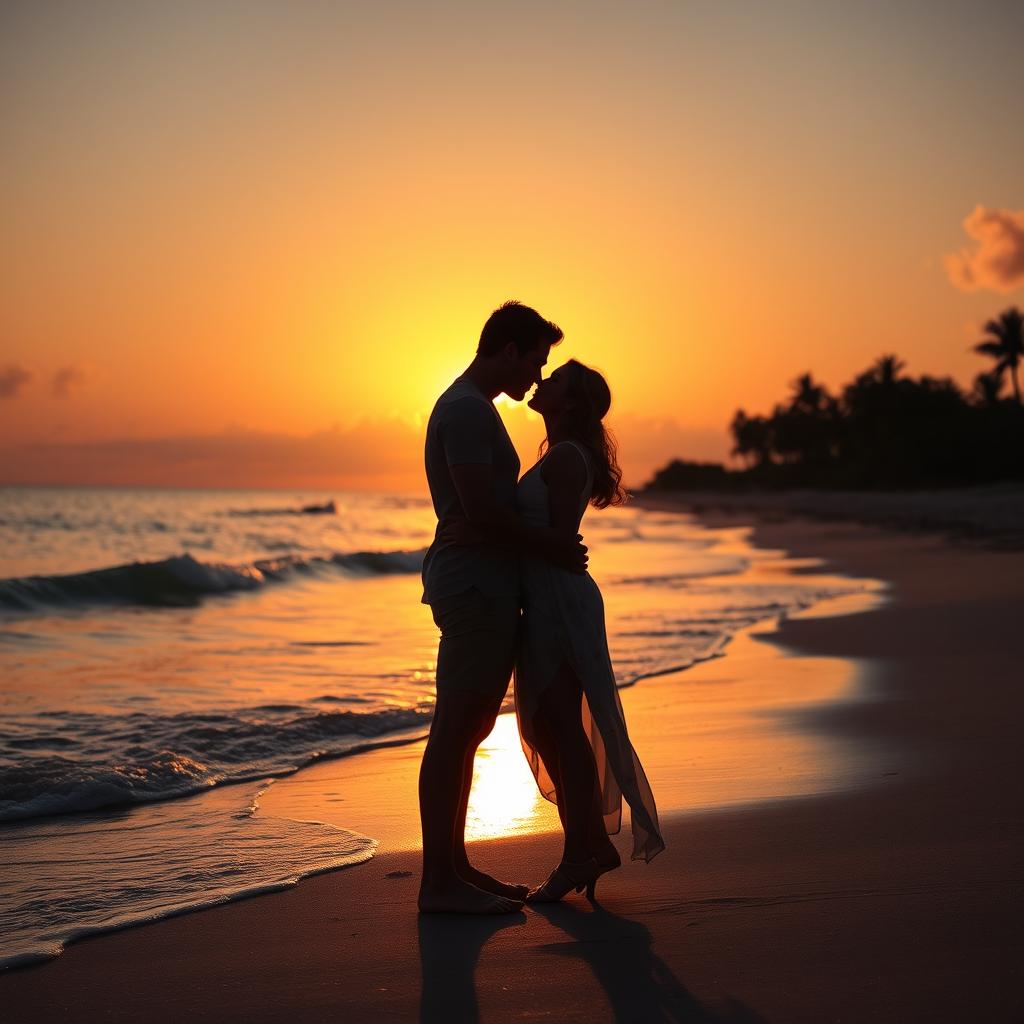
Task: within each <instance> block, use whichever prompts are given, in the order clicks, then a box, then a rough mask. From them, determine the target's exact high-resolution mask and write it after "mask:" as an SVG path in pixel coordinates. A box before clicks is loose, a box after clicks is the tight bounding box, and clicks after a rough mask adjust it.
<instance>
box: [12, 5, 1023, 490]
mask: <svg viewBox="0 0 1024 1024" xmlns="http://www.w3.org/2000/svg"><path fill="white" fill-rule="evenodd" d="M366 6H368V5H351V6H348V5H344V4H321V3H315V2H296V3H289V4H287V5H282V4H277V3H269V2H267V3H263V2H250V3H245V4H242V3H214V4H209V3H198V2H196V3H184V4H174V5H169V4H155V3H138V2H132V3H127V2H126V3H95V4H92V3H91V4H88V5H85V4H75V3H54V4H47V5H38V4H32V3H26V4H19V3H10V4H5V5H4V7H3V10H2V12H0V39H2V42H0V47H2V62H0V66H2V70H0V126H2V132H3V151H4V154H5V156H4V160H3V161H2V162H0V197H2V203H3V222H4V225H5V229H4V231H3V233H2V241H0V482H2V481H8V482H11V481H14V482H18V481H21V482H34V481H48V482H60V481H63V482H122V483H168V484H179V485H180V484H185V483H195V484H198V485H210V484H214V483H218V482H221V483H228V484H232V485H240V486H241V485H249V484H251V485H280V486H306V487H309V486H324V487H388V488H399V489H403V490H420V489H422V486H423V485H422V480H421V476H422V474H421V469H420V458H421V452H420V432H421V425H422V420H423V417H424V416H425V415H426V413H428V412H429V409H430V406H431V404H432V402H433V399H434V398H435V397H436V395H437V393H438V392H439V391H440V390H441V389H443V387H444V386H445V385H446V384H447V383H448V382H449V381H450V379H451V378H452V377H453V376H455V375H456V374H457V373H458V372H459V371H461V370H462V369H463V368H464V366H465V365H466V364H467V363H468V361H469V359H470V358H471V356H472V350H473V347H474V345H475V341H476V338H477V336H478V334H479V330H480V326H481V325H482V323H483V320H484V319H485V318H486V316H487V314H488V313H489V312H490V310H491V309H492V308H494V307H495V306H496V305H498V304H499V303H500V302H502V301H504V300H506V299H508V298H518V299H521V300H522V301H525V302H528V303H530V304H531V305H535V306H536V307H537V308H538V309H540V311H541V312H542V313H543V314H544V315H545V316H548V317H551V318H552V319H554V320H555V321H557V322H558V323H559V324H560V325H561V326H562V328H563V329H564V331H565V334H566V341H565V342H564V343H563V345H562V346H560V348H559V349H556V350H555V352H554V353H553V358H552V364H553V365H555V364H557V363H558V362H559V361H561V360H562V359H567V358H570V357H574V358H578V359H580V360H582V361H584V362H588V363H591V364H593V365H596V366H598V367H599V368H601V369H603V370H604V371H605V372H606V374H607V376H608V378H609V381H610V383H611V385H612V390H613V394H614V396H615V404H614V407H613V414H612V418H611V423H612V425H613V426H614V427H616V428H617V430H618V433H619V435H620V438H621V441H622V448H623V451H622V455H623V462H624V465H625V467H626V471H627V479H628V480H630V481H631V482H632V483H634V484H637V483H640V482H642V480H643V479H644V478H645V477H646V476H647V475H649V473H650V472H651V471H652V470H653V469H654V468H656V467H657V466H658V465H660V464H662V463H663V462H664V461H666V460H667V459H668V458H670V457H671V456H673V455H681V456H686V457H689V458H722V457H724V456H725V455H726V454H727V451H728V437H727V433H726V425H727V423H728V421H729V419H730V417H731V415H732V413H733V411H734V410H735V409H736V408H737V407H738V406H744V407H746V408H747V409H748V411H765V410H767V409H768V407H769V406H770V405H771V404H772V403H773V402H774V401H776V400H778V399H780V398H781V397H782V396H783V395H784V393H785V391H786V388H787V384H788V382H789V381H790V380H792V379H793V378H794V377H795V376H796V375H797V374H798V373H801V372H803V371H805V370H811V371H812V372H814V374H815V375H816V376H818V377H820V378H822V379H824V380H825V382H826V383H828V384H829V385H830V386H832V387H836V386H838V385H839V384H841V383H842V382H844V381H845V380H847V379H848V378H849V377H851V376H852V375H853V374H854V373H855V372H856V371H858V370H860V369H862V368H864V367H865V366H866V365H867V364H868V363H870V362H871V361H872V360H873V359H874V358H875V357H876V356H877V355H879V354H881V353H883V352H888V351H895V352H898V353H899V354H900V355H901V356H902V357H903V358H904V359H905V360H906V361H907V363H908V369H909V371H910V372H911V373H915V374H919V373H926V372H927V373H932V374H937V375H942V374H951V375H953V376H954V377H955V378H956V379H957V380H958V381H960V383H962V384H965V385H966V384H969V382H970V380H971V378H972V377H973V375H974V374H975V373H977V372H978V371H979V370H981V369H982V368H983V367H984V365H985V364H984V362H983V361H982V360H981V359H980V358H979V357H978V356H975V355H972V354H970V353H969V352H968V347H969V345H970V343H971V342H972V341H974V340H975V335H976V333H977V330H978V326H979V324H980V323H982V322H983V321H984V320H985V319H987V318H988V317H990V316H993V315H995V314H996V313H997V312H998V311H1000V310H1001V309H1003V308H1005V307H1006V306H1008V305H1011V304H1013V303H1017V304H1021V303H1022V302H1024V287H1022V285H1024V279H1021V278H1019V277H1015V276H1013V274H1012V273H1011V274H1009V275H1006V274H1004V275H1003V276H1002V277H999V275H998V274H994V273H993V274H989V273H988V271H987V270H986V265H985V259H986V253H987V252H988V250H989V248H991V247H992V246H996V247H998V246H1000V245H1003V246H1007V245H1008V246H1010V247H1011V248H1012V246H1013V245H1015V244H1020V245H1021V246H1024V212H1022V207H1024V175H1022V172H1021V168H1022V167H1024V138H1022V136H1021V133H1020V131H1019V130H1018V129H1017V124H1018V122H1019V116H1020V109H1021V101H1022V100H1024V62H1022V61H1021V60H1020V53H1019V40H1020V39H1021V38H1024V13H1022V12H1024V8H1022V7H1021V6H1020V5H1015V4H1009V3H1005V4H1004V3H989V4H984V3H982V4H977V3H975V4H972V5H969V6H968V5H966V4H964V5H942V7H941V10H940V9H939V8H938V7H937V6H936V5H934V4H930V3H929V4H926V3H921V4H912V3H905V4H901V5H899V8H900V9H899V10H897V11H892V10H883V9H882V8H881V7H880V6H877V5H842V8H841V7H840V6H839V5H822V4H811V3H806V4H805V3H800V4H792V3H791V4H782V5H762V4H755V3H749V4H741V3H732V4H721V5H705V4H699V5H698V4H686V3H678V2H672V3H669V2H665V3H650V2H649V3H634V4H629V5H625V4H623V5H606V4H591V3H588V4H583V3H578V4H577V3H565V4H559V5H556V6H555V9H554V10H552V9H550V8H551V6H552V5H549V4H529V3H527V4H522V3H520V4H516V5H514V6H513V5H508V6H502V5H488V4H454V3H449V4H441V5H430V6H429V7H426V6H424V5H419V4H414V3H407V4H395V3H382V4H375V5H373V9H372V11H371V10H366V9H364V8H365V7H366ZM854 6H856V8H857V9H856V10H855V9H852V8H853V7H854ZM769 7H770V9H769ZM868 8H870V11H869V10H868ZM978 206H981V207H984V208H986V209H987V210H990V211H993V213H992V215H991V216H990V217H989V219H988V220H985V218H984V217H982V218H981V219H979V217H978V215H976V216H975V220H974V221H972V222H971V224H972V225H974V226H975V227H977V228H978V233H980V234H979V237H978V238H975V239H973V240H972V239H971V238H969V237H968V234H967V232H966V230H965V226H964V221H965V218H967V217H968V216H969V215H971V214H972V211H975V208H976V207H978ZM986 224H989V225H995V227H993V228H992V229H991V230H990V231H989V234H988V235H985V234H984V231H985V230H987V229H986V228H985V225H986ZM979 225H980V227H979ZM972 230H973V228H972ZM1000 231H1002V234H1000V233H999V232H1000ZM1015 231H1016V232H1017V234H1015ZM992 232H995V234H993V233H992ZM1018 234H1019V236H1020V241H1019V243H1018V242H1017V241H1015V240H1016V239H1017V237H1018ZM979 247H980V249H981V252H980V253H979ZM964 249H966V250H967V256H966V260H967V261H968V262H967V263H966V264H964V263H962V262H961V264H958V265H957V267H959V269H956V267H952V268H951V265H948V264H947V262H946V259H947V257H948V256H949V255H950V254H952V253H957V252H959V251H960V250H964ZM1011 256H1012V253H1011ZM971 261H975V262H974V263H972V262H971ZM1011 262H1012V261H1011ZM954 263H955V261H954ZM963 266H967V267H968V268H971V267H974V269H975V270H976V271H977V272H976V273H965V272H964V271H963ZM954 281H955V283H954ZM969 289H973V290H969ZM510 422H511V424H512V426H513V428H514V435H515V437H516V440H517V442H519V444H520V450H521V454H522V455H523V457H524V460H525V459H526V458H527V457H528V456H529V454H530V451H532V449H533V447H534V446H535V444H536V442H537V440H539V428H538V424H537V422H536V421H535V420H534V421H527V420H526V418H525V415H524V413H523V411H522V410H511V411H510Z"/></svg>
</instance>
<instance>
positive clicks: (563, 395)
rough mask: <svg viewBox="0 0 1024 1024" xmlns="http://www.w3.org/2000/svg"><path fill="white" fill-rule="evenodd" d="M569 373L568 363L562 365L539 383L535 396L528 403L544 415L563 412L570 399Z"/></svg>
mask: <svg viewBox="0 0 1024 1024" xmlns="http://www.w3.org/2000/svg"><path fill="white" fill-rule="evenodd" d="M569 374H570V370H569V368H568V366H567V365H563V366H560V367H559V368H558V369H557V370H555V371H554V372H553V373H552V374H551V375H550V376H549V377H546V378H545V379H544V380H542V381H541V382H540V383H539V384H538V385H537V389H536V390H535V391H534V393H533V397H532V398H531V399H530V400H529V402H527V403H526V404H527V405H528V406H529V407H530V408H531V409H533V411H534V412H539V413H540V414H541V415H542V416H543V415H545V414H551V413H557V412H561V411H562V410H563V409H564V408H565V405H566V402H567V401H568V393H569V379H570V378H569Z"/></svg>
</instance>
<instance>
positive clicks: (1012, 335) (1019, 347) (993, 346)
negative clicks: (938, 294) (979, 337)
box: [974, 306, 1024, 405]
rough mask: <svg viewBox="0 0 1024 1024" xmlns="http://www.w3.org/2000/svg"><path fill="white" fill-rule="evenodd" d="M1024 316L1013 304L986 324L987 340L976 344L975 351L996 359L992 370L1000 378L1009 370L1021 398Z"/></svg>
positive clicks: (1018, 398) (1016, 394)
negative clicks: (1020, 376) (1020, 369)
mask: <svg viewBox="0 0 1024 1024" xmlns="http://www.w3.org/2000/svg"><path fill="white" fill-rule="evenodd" d="M1022 328H1024V316H1021V312H1020V310H1019V309H1018V308H1017V307H1016V306H1011V307H1010V308H1009V309H1007V310H1004V311H1003V312H1002V313H1000V314H999V318H998V319H996V320H989V322H988V323H987V324H985V340H984V341H981V342H979V343H978V344H977V345H975V346H974V351H975V352H978V353H980V354H981V355H983V356H991V357H992V358H993V359H995V360H996V365H995V366H994V367H993V369H992V372H993V373H994V374H995V375H996V377H998V378H999V379H1000V380H1002V378H1003V374H1004V373H1006V371H1007V370H1009V371H1010V380H1012V381H1013V394H1014V397H1015V398H1016V399H1017V404H1018V405H1020V404H1021V400H1020V383H1019V382H1018V380H1017V364H1018V363H1019V362H1020V358H1021V356H1022V355H1024V329H1022Z"/></svg>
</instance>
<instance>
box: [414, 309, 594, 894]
mask: <svg viewBox="0 0 1024 1024" xmlns="http://www.w3.org/2000/svg"><path fill="white" fill-rule="evenodd" d="M561 340H562V332H561V330H560V329H559V328H558V327H557V326H556V325H555V324H553V323H551V322H550V321H547V320H545V319H544V318H543V317H542V316H541V315H540V314H539V313H538V312H537V311H536V310H534V309H531V308H530V307H529V306H524V305H522V304H521V303H518V302H507V303H505V305H503V306H501V307H500V308H499V309H497V310H495V311H494V313H492V314H491V316H490V318H489V319H488V320H487V323H486V324H484V328H483V331H482V332H481V335H480V343H479V345H478V347H477V353H476V357H475V358H474V359H473V362H472V363H471V364H470V365H469V368H468V369H467V370H466V371H465V373H463V374H462V376H461V377H459V378H458V379H457V380H456V381H455V382H454V383H453V384H452V385H451V387H449V388H448V390H447V391H445V392H444V394H443V395H441V397H440V398H439V399H438V400H437V404H436V405H435V406H434V410H433V412H432V413H431V415H430V420H429V422H428V423H427V436H426V446H425V453H424V454H425V463H426V472H427V482H428V483H429V485H430V496H431V499H432V500H433V504H434V511H435V513H436V514H437V518H438V528H437V533H436V534H435V537H434V542H433V544H431V546H430V548H429V550H428V551H427V554H426V556H425V558H424V561H423V602H424V603H425V604H429V605H430V607H431V611H432V612H433V616H434V621H435V623H436V624H437V626H438V628H439V629H440V630H441V642H440V645H439V647H438V653H437V703H436V704H435V707H434V719H433V722H432V724H431V727H430V737H429V738H428V740H427V746H426V749H425V750H424V752H423V763H422V765H421V767H420V787H419V792H420V819H421V823H422V827H423V878H422V881H421V885H420V894H419V907H420V910H422V911H427V912H454V913H469V914H495V913H499V914H500V913H508V912H510V911H514V910H518V909H519V907H520V906H522V902H523V898H524V897H525V895H526V887H525V886H516V885H509V884H507V883H505V882H500V881H498V880H497V879H495V878H492V877H491V876H490V875H488V874H485V873H484V872H482V871H479V870H477V869H476V868H474V867H472V866H471V865H470V863H469V860H468V858H467V856H466V844H465V827H466V808H467V806H468V803H469V789H470V784H471V782H472V778H473V760H474V757H475V756H476V750H477V747H478V746H479V745H480V742H481V741H482V740H483V739H484V738H485V737H486V736H487V734H488V733H489V732H490V731H491V728H492V727H493V725H494V720H495V718H496V717H497V714H498V711H499V710H500V708H501V703H502V701H503V700H504V697H505V691H506V690H507V688H508V683H509V679H510V677H511V675H512V668H513V666H514V664H515V657H516V642H517V635H518V629H519V556H520V553H521V552H522V551H523V550H529V551H530V552H531V553H533V554H537V555H541V556H543V557H545V558H549V559H550V560H551V561H554V562H557V563H558V564H560V565H563V566H566V567H568V568H571V569H574V570H576V571H579V572H583V571H584V570H585V569H586V548H584V547H583V545H582V544H580V543H579V539H578V538H577V540H576V541H575V542H572V543H570V544H566V542H565V541H560V540H557V539H555V538H554V537H553V531H546V530H543V529H538V528H532V527H525V526H522V525H521V524H520V523H519V522H518V518H517V516H516V512H515V492H516V483H517V481H518V479H519V458H518V456H517V455H516V451H515V448H514V447H513V445H512V442H511V440H510V439H509V436H508V432H507V431H506V430H505V425H504V424H503V423H502V421H501V417H500V416H499V415H498V413H497V410H496V409H495V408H494V405H493V404H492V402H493V399H494V398H496V397H497V396H498V395H499V394H502V393H504V394H506V395H508V396H509V397H510V398H514V399H515V400H516V401H522V399H523V398H524V397H525V396H526V392H527V391H529V390H530V388H531V387H533V385H534V384H537V383H539V382H540V379H541V368H542V367H543V366H544V364H545V363H546V362H547V358H548V352H549V351H550V349H551V346H552V345H557V344H558V342H560V341H561ZM458 518H465V519H468V520H469V521H470V523H472V524H473V525H474V526H475V527H476V528H477V529H478V530H479V531H480V533H481V534H482V535H483V537H484V538H485V543H483V544H479V545H473V546H458V545H456V544H453V543H451V542H450V541H449V540H448V539H447V537H446V535H445V532H444V527H445V525H446V523H449V522H451V521H452V520H453V519H458Z"/></svg>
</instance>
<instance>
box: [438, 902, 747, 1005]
mask: <svg viewBox="0 0 1024 1024" xmlns="http://www.w3.org/2000/svg"><path fill="white" fill-rule="evenodd" d="M530 909H531V910H532V911H534V912H535V913H536V914H537V915H538V916H539V917H543V918H544V919H545V920H546V921H547V922H548V923H550V924H551V925H553V926H554V927H555V928H558V929H560V930H561V931H563V932H564V933H565V934H566V935H567V936H568V940H567V941H564V942H550V943H546V944H544V945H541V946H539V947H537V952H538V953H540V954H541V956H542V957H543V956H544V955H545V954H550V955H551V956H552V959H551V961H550V963H549V970H550V972H551V976H552V977H557V976H558V975H559V965H558V962H557V960H556V959H554V958H556V957H578V958H579V959H580V960H582V961H583V962H584V963H586V964H587V966H588V967H589V968H590V969H591V971H592V972H593V974H594V977H595V978H596V979H597V981H598V983H599V984H600V985H601V987H602V988H603V989H604V992H605V995H606V996H607V999H608V1003H609V1004H610V1007H611V1011H612V1017H611V1019H612V1020H614V1021H616V1022H617V1024H662V1022H664V1024H766V1022H765V1019H764V1018H763V1017H761V1016H760V1015H759V1014H758V1013H756V1012H755V1011H753V1010H751V1009H750V1008H749V1007H746V1006H744V1005H743V1004H742V1003H740V1002H737V1001H735V1000H727V1001H725V1002H724V1004H723V1005H719V1006H715V1007H709V1006H707V1005H705V1004H704V1003H702V1002H701V1001H700V1000H698V999H697V998H696V997H695V996H694V995H693V994H692V993H690V992H689V991H688V990H687V988H686V987H685V986H684V985H683V984H682V982H680V981H679V979H678V978H676V976H675V975H674V974H673V973H672V971H671V969H670V968H669V967H668V965H667V964H666V963H665V962H664V961H663V960H662V959H661V958H660V957H658V956H656V955H655V953H654V951H653V949H652V940H651V933H650V932H649V931H648V930H647V929H646V928H645V927H644V926H643V925H642V924H640V923H639V922H637V921H630V920H629V919H628V918H625V917H619V916H618V915H617V914H612V913H611V912H609V911H607V910H605V909H604V908H603V907H601V906H599V905H596V904H595V905H594V908H593V909H592V910H578V909H576V908H575V907H573V906H570V905H568V904H564V903H559V904H550V905H547V906H545V905H542V904H537V905H532V906H531V908H530ZM526 921H527V918H526V916H525V915H524V914H518V915H516V917H514V918H507V917H506V918H490V919H479V920H473V919H467V918H458V917H440V916H439V917H430V916H426V915H423V916H421V917H420V919H419V944H420V964H421V967H422V971H423V981H422V989H421V993H422V994H421V998H420V1024H441V1022H444V1024H449V1022H451V1021H460V1022H465V1024H475V1022H477V1021H479V1019H480V1011H479V1006H478V1004H477V997H476V984H475V980H474V975H475V972H476V967H477V962H478V961H479V959H480V953H481V950H482V949H483V947H484V945H485V944H486V943H487V941H488V939H490V937H491V936H492V935H494V934H496V933H497V932H499V931H501V930H502V929H503V928H508V927H510V926H517V925H523V924H525V923H526ZM541 965H543V960H542V961H541ZM540 969H541V970H543V969H544V968H543V966H541V967H540ZM586 1002H587V1000H586V998H585V994H584V993H581V1004H585V1003H586Z"/></svg>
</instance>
